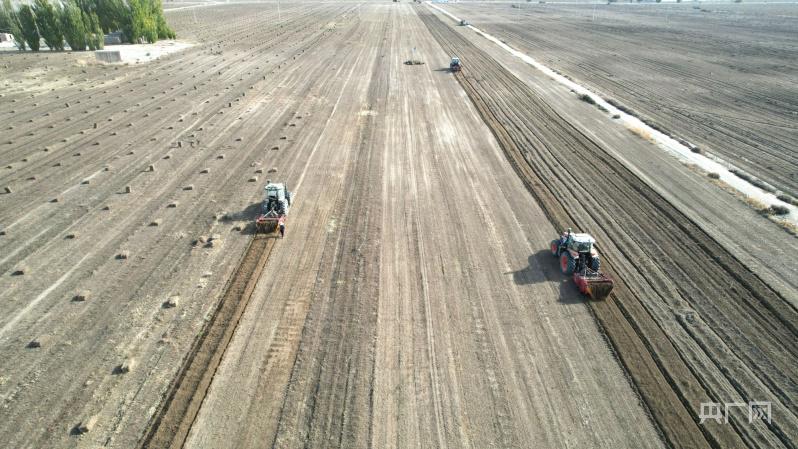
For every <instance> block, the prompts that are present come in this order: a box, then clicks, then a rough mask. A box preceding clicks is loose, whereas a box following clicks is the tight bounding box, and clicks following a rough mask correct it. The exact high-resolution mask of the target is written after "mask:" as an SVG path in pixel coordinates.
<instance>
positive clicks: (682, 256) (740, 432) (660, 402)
mask: <svg viewBox="0 0 798 449" xmlns="http://www.w3.org/2000/svg"><path fill="white" fill-rule="evenodd" d="M423 17H424V19H425V22H426V23H427V25H428V26H429V27H430V29H431V31H432V32H433V34H434V35H435V36H436V38H437V39H438V40H439V41H440V42H441V43H442V45H443V47H444V49H445V50H447V51H448V52H449V53H451V54H456V55H458V56H460V57H461V59H462V60H463V61H464V65H465V69H464V70H463V72H462V76H461V77H460V79H461V82H462V84H463V85H464V87H465V88H466V91H467V92H469V95H470V96H471V98H472V99H473V100H474V101H475V103H476V104H478V105H481V107H480V110H481V113H482V115H483V117H484V118H485V120H486V121H487V122H488V123H490V124H491V126H492V129H493V131H494V133H495V134H496V135H497V137H498V138H499V141H500V142H502V144H503V148H504V149H505V151H506V152H507V153H508V157H509V158H511V160H514V161H515V166H516V168H517V170H518V172H519V174H520V175H521V176H522V177H523V178H524V179H525V180H526V182H527V185H528V187H529V188H530V190H531V191H532V192H533V194H534V195H535V196H536V197H537V199H538V201H539V202H540V204H541V205H542V206H543V207H544V209H545V210H546V212H547V214H548V215H549V216H550V218H551V220H552V222H554V223H556V224H558V225H559V226H560V227H566V226H569V225H571V224H576V225H577V227H578V229H590V230H591V231H590V232H591V233H592V234H593V235H598V236H601V237H599V241H600V242H606V243H602V245H601V248H602V250H603V253H604V254H605V260H607V261H608V262H609V265H610V266H611V268H610V271H612V272H614V273H616V274H617V275H618V277H620V278H621V279H622V280H623V282H622V283H619V284H620V285H619V286H618V287H619V288H618V289H617V290H616V293H615V295H614V297H615V299H616V300H615V301H608V302H604V303H594V310H595V312H596V315H597V318H598V319H599V321H600V322H602V324H603V325H604V326H605V330H606V332H607V333H608V335H609V336H610V338H611V339H612V340H613V342H614V343H615V345H616V349H617V351H618V353H619V355H620V357H621V359H622V360H624V361H625V365H626V367H627V370H628V371H629V373H630V374H631V376H632V378H633V380H634V381H635V383H636V384H637V385H638V388H639V391H640V392H641V394H642V396H643V398H644V399H646V400H647V402H649V407H650V409H651V411H652V414H653V415H654V418H655V420H656V421H657V422H658V424H659V426H660V428H661V430H662V431H663V433H664V434H665V437H666V439H667V440H668V441H669V442H670V443H671V444H672V445H674V446H676V447H687V446H689V447H700V446H702V445H703V446H705V447H706V446H720V447H738V446H742V445H746V446H754V447H777V446H780V445H786V446H788V447H789V446H791V445H792V444H793V441H794V439H795V435H793V434H792V433H793V432H794V430H793V429H794V428H795V426H794V423H795V420H796V417H795V415H794V410H792V406H791V405H790V404H792V403H794V400H795V397H794V395H795V394H796V393H798V391H796V388H795V387H796V378H795V373H794V370H793V369H792V368H790V366H794V361H789V362H787V364H786V365H783V366H780V367H779V366H773V365H771V364H772V363H774V362H776V359H772V358H771V354H780V357H779V359H780V360H786V359H783V358H782V357H787V358H788V359H789V358H790V357H794V355H792V356H789V355H787V354H789V353H790V352H791V348H792V347H793V346H794V343H795V341H796V333H795V332H796V328H795V323H796V319H797V318H798V315H796V310H795V308H794V307H793V306H792V305H791V304H790V302H789V301H787V300H786V299H784V298H783V297H781V296H780V295H779V294H778V293H777V292H776V291H774V290H772V289H771V288H770V287H768V286H767V285H766V284H765V283H763V282H762V281H761V279H759V278H758V277H757V276H756V275H754V274H753V273H751V272H750V271H749V270H748V269H746V268H745V267H744V266H743V265H742V264H741V263H740V262H739V261H738V260H737V259H736V258H734V257H733V256H732V255H731V254H730V253H728V252H727V251H725V250H724V249H723V248H722V247H721V246H720V245H718V244H717V243H716V242H714V240H713V239H712V237H711V236H710V235H707V234H706V233H705V232H704V231H703V230H702V229H701V228H700V227H698V226H696V225H695V223H693V222H692V221H691V220H690V219H689V218H688V217H686V216H684V215H683V214H682V213H680V212H679V211H678V210H676V209H675V208H674V207H673V206H672V205H670V204H669V203H667V202H666V201H665V200H664V199H663V198H662V197H661V196H660V195H658V194H657V193H656V192H654V191H653V190H652V189H651V188H649V187H648V186H647V185H646V184H645V183H644V182H643V181H642V180H641V179H639V178H638V177H637V176H635V175H634V174H633V173H631V172H630V171H629V170H628V169H626V167H624V165H623V164H621V163H619V162H618V161H617V160H615V159H614V158H613V157H611V156H610V155H609V154H607V152H606V151H605V150H604V149H602V148H601V147H600V146H599V145H598V144H597V143H596V142H595V141H594V140H592V139H591V138H590V137H589V136H587V135H585V134H583V133H582V132H581V131H579V130H578V129H577V128H575V127H574V126H573V125H572V124H571V123H570V122H568V121H567V120H564V119H563V118H562V116H560V115H559V114H558V113H557V112H556V111H555V110H554V109H553V108H552V107H551V106H549V105H548V104H547V103H546V102H545V100H543V98H542V97H541V96H540V95H539V94H538V93H536V92H535V91H533V90H532V89H530V88H529V87H528V86H527V85H526V84H524V83H523V82H522V81H520V80H519V79H518V78H516V77H515V76H513V75H512V74H511V73H510V72H509V71H508V70H506V69H504V68H502V67H501V66H500V65H499V64H496V62H495V60H493V59H492V58H491V57H490V56H488V55H487V54H486V53H485V52H483V51H481V50H479V49H478V48H476V46H474V45H473V44H471V43H470V42H469V41H468V40H466V39H465V38H464V37H462V36H461V35H460V34H458V33H456V32H455V31H454V30H453V27H452V21H451V20H450V19H448V18H445V19H444V22H445V23H444V22H441V21H440V20H438V19H437V18H436V17H434V16H433V15H431V14H428V13H427V14H424V15H423ZM604 233H606V237H605V236H602V234H604ZM685 249H687V251H685ZM616 307H617V308H619V309H620V311H618V310H616V309H615V308H616ZM630 324H631V325H632V327H633V328H634V329H635V331H636V332H637V334H638V335H636V336H634V337H633V338H632V341H627V339H628V338H629V329H628V326H629V325H630ZM749 326H750V327H749ZM778 332H783V334H781V335H776V334H777V333H778ZM754 335H760V336H763V337H764V338H763V339H762V340H759V339H758V338H756V337H754ZM616 336H618V339H616V338H615V337H616ZM637 338H639V339H640V340H641V341H642V343H643V344H645V346H646V347H647V348H648V350H649V351H650V352H651V354H650V355H648V354H646V355H647V356H648V357H644V358H643V359H642V360H641V359H640V358H637V357H632V356H634V355H636V352H635V351H634V349H635V348H639V347H640V343H637V342H635V341H634V340H636V339H637ZM627 355H629V356H630V357H629V358H628V359H625V356H627ZM646 359H648V361H646ZM768 365H770V366H768ZM653 366H657V367H658V369H652V368H651V367H653ZM774 376H776V377H777V378H778V379H777V378H776V377H774ZM726 397H733V398H735V400H737V399H740V398H742V400H743V401H744V402H748V401H752V400H760V399H754V398H757V397H767V398H769V399H767V400H773V401H774V407H777V408H780V409H781V412H779V414H780V415H782V419H783V420H784V421H782V424H781V425H776V424H775V423H774V425H772V426H765V425H761V426H757V425H749V424H748V422H747V415H746V416H740V417H738V418H739V419H741V422H739V423H738V425H737V426H724V425H720V426H714V425H709V424H705V425H704V426H701V427H699V426H697V425H696V422H697V421H698V420H697V419H695V418H696V417H697V414H698V411H699V404H700V403H701V402H708V401H710V400H711V401H713V402H724V401H725V400H724V399H722V398H726ZM648 398H651V399H648ZM778 402H780V403H781V404H780V405H779V406H776V405H775V403H778ZM690 415H693V418H690ZM733 419H734V418H732V420H733ZM788 423H789V424H788ZM690 429H692V431H691V430H690ZM705 439H706V441H705V442H703V443H699V441H703V440H705Z"/></svg>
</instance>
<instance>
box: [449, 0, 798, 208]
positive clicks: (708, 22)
mask: <svg viewBox="0 0 798 449" xmlns="http://www.w3.org/2000/svg"><path fill="white" fill-rule="evenodd" d="M514 5H521V4H500V3H496V4H484V3H468V4H466V3H462V4H450V5H447V6H446V8H447V9H448V10H450V11H451V12H453V13H454V14H456V15H458V16H460V17H464V18H467V19H468V20H469V21H470V22H471V23H472V24H473V25H475V26H477V27H480V28H483V29H485V30H486V31H488V32H490V33H492V34H494V35H496V36H497V37H500V38H501V39H503V40H505V41H506V42H507V43H508V44H510V45H512V46H514V47H516V48H518V49H519V50H522V51H524V52H526V53H528V54H530V55H531V56H532V57H534V58H537V59H538V60H540V61H541V62H543V63H545V64H547V65H549V66H551V67H552V68H554V69H557V70H559V71H561V72H562V73H564V74H566V75H568V76H570V77H572V78H574V79H576V80H578V81H579V82H581V83H584V84H586V85H588V86H589V87H590V88H591V89H594V90H596V91H597V92H600V93H601V94H602V95H604V96H605V97H607V98H612V99H614V100H616V101H618V102H620V103H621V104H623V105H625V106H626V107H628V108H630V109H632V110H633V111H635V112H637V113H639V114H640V115H641V116H643V117H644V118H647V119H649V120H651V121H652V122H654V123H656V124H657V125H658V126H660V127H662V128H663V129H665V130H667V131H670V132H672V133H673V134H674V135H676V136H678V137H682V138H684V139H686V140H688V141H690V142H692V143H693V144H696V145H698V146H699V147H701V148H703V149H705V150H707V151H709V152H712V153H715V154H717V155H719V156H721V157H723V158H724V159H726V160H728V161H730V162H732V163H733V164H735V165H737V166H739V167H741V168H743V169H744V170H746V171H749V172H750V173H752V174H754V175H755V176H757V177H760V178H761V179H763V180H765V181H767V182H768V183H771V184H772V185H774V186H776V187H777V188H778V189H781V190H783V191H785V192H788V193H789V194H791V195H793V196H795V195H797V194H798V154H796V152H795V143H796V141H798V91H797V90H796V85H798V33H796V30H798V7H796V5H790V4H772V5H765V4H756V5H746V4H731V3H724V4H721V3H716V4H704V3H702V4H701V6H694V5H697V4H692V3H690V4H687V3H685V4H678V5H677V4H669V5H664V4H659V5H655V4H635V5H629V4H617V5H605V4H596V5H561V4H537V3H533V4H529V3H527V4H522V5H521V7H520V8H518V7H514Z"/></svg>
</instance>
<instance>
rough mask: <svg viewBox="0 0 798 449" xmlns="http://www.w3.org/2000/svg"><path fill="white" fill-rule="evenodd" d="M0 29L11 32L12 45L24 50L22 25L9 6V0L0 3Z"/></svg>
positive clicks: (15, 12)
mask: <svg viewBox="0 0 798 449" xmlns="http://www.w3.org/2000/svg"><path fill="white" fill-rule="evenodd" d="M0 30H2V32H4V33H5V32H8V33H11V35H12V36H14V45H16V46H17V48H18V49H20V50H25V48H26V47H27V44H26V43H25V36H24V35H23V34H22V27H21V26H20V24H19V15H18V14H17V11H16V10H15V9H14V7H13V6H11V0H3V3H2V4H0Z"/></svg>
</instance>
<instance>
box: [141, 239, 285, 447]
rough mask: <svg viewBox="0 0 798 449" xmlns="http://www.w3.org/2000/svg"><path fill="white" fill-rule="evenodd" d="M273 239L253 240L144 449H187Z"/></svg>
mask: <svg viewBox="0 0 798 449" xmlns="http://www.w3.org/2000/svg"><path fill="white" fill-rule="evenodd" d="M275 239H276V238H275V237H272V236H268V237H267V236H255V237H254V238H253V239H252V241H251V242H250V244H249V246H248V248H247V251H246V252H245V253H244V256H243V257H242V259H241V261H240V262H239V265H238V268H237V269H236V272H235V275H234V276H233V277H232V279H231V280H230V281H229V282H228V284H227V287H226V289H225V293H224V296H223V297H222V300H221V301H220V302H219V305H218V306H217V308H216V310H215V311H214V312H213V317H212V318H211V319H210V320H209V321H208V322H207V323H206V326H205V327H204V328H203V329H202V331H201V332H200V334H199V336H198V338H197V340H196V341H195V343H194V345H193V346H192V348H191V351H189V353H188V355H187V357H186V361H185V362H184V363H183V368H182V369H181V370H180V372H179V374H178V375H177V377H176V378H175V381H174V383H173V384H172V386H171V387H170V389H169V393H168V395H167V399H166V400H165V401H164V402H163V403H162V404H161V408H160V410H159V411H158V412H157V413H156V415H155V418H154V420H153V421H152V424H151V425H150V428H149V429H148V430H147V431H146V432H145V435H146V437H145V438H144V440H143V441H142V442H141V445H140V447H141V448H164V449H165V448H174V449H176V448H180V447H182V446H183V442H184V441H185V439H186V437H187V436H188V432H189V430H190V429H191V425H192V424H193V423H194V419H195V418H196V416H197V413H198V412H199V409H200V407H201V406H202V402H203V400H204V399H205V395H206V393H207V391H208V388H209V387H210V384H211V381H212V380H213V377H214V375H215V374H216V368H217V367H218V366H219V363H220V362H221V360H222V357H223V356H224V353H225V350H226V348H227V345H228V343H230V339H231V338H232V337H233V332H234V331H235V328H236V326H237V325H238V321H239V319H240V318H241V315H242V314H243V313H244V310H245V309H246V307H247V304H248V303H249V299H250V297H251V296H252V292H253V291H254V289H255V285H256V284H257V282H258V279H259V278H260V275H261V272H262V271H263V267H264V266H265V265H266V262H267V260H268V259H269V255H270V254H271V251H272V248H274V242H275Z"/></svg>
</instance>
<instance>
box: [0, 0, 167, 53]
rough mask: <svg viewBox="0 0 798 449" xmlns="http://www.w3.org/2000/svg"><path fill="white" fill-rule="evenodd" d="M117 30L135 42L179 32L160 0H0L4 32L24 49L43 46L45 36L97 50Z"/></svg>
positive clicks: (53, 46) (55, 44) (56, 43)
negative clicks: (15, 1) (18, 0)
mask: <svg viewBox="0 0 798 449" xmlns="http://www.w3.org/2000/svg"><path fill="white" fill-rule="evenodd" d="M115 31H121V33H122V41H123V42H131V43H136V42H150V43H152V42H155V41H157V40H158V39H174V38H175V32H174V31H172V29H171V28H169V25H167V24H166V20H165V19H164V17H163V5H162V4H161V0H55V1H54V3H51V2H50V0H34V2H33V4H31V5H28V4H22V5H19V6H18V7H16V8H14V7H13V6H12V5H11V0H2V6H0V32H6V33H11V34H12V35H13V36H14V40H15V42H16V45H17V47H18V48H19V49H20V50H25V49H27V48H30V49H31V50H33V51H39V42H40V41H41V39H44V43H45V44H47V47H49V48H50V50H63V49H64V47H65V45H69V48H71V49H72V50H76V51H84V50H87V49H88V50H97V49H100V48H103V35H104V34H105V33H110V32H115Z"/></svg>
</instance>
